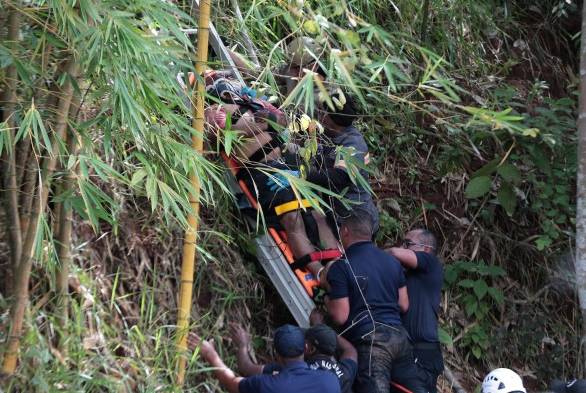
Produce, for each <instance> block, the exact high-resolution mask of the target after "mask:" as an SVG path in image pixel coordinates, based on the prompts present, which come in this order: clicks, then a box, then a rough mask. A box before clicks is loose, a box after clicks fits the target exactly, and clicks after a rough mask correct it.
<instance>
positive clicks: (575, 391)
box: [549, 379, 586, 393]
mask: <svg viewBox="0 0 586 393" xmlns="http://www.w3.org/2000/svg"><path fill="white" fill-rule="evenodd" d="M549 390H551V391H552V392H554V393H586V379H574V380H572V381H568V382H564V381H560V380H555V381H553V382H552V383H551V385H550V387H549Z"/></svg>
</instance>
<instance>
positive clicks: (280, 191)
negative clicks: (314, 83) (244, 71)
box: [205, 75, 338, 274]
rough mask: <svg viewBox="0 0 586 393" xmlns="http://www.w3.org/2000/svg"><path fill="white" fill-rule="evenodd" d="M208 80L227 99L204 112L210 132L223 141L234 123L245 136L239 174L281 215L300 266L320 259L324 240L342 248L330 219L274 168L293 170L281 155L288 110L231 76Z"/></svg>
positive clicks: (238, 149)
mask: <svg viewBox="0 0 586 393" xmlns="http://www.w3.org/2000/svg"><path fill="white" fill-rule="evenodd" d="M222 76H224V75H222ZM206 83H209V84H208V85H207V92H208V95H210V96H212V97H214V96H215V97H217V98H218V99H219V100H221V101H222V103H214V104H212V105H210V106H209V107H208V108H206V110H205V119H206V124H207V128H208V132H209V133H211V134H212V135H215V137H216V138H218V139H219V140H223V137H222V136H221V135H222V132H223V131H224V130H225V129H226V127H227V125H228V121H229V122H230V129H231V130H232V131H237V132H238V133H239V134H240V136H241V137H242V138H243V143H240V144H238V145H237V146H235V147H234V148H233V153H232V155H233V157H234V158H235V159H236V160H237V161H238V162H239V163H241V164H242V167H241V169H240V170H239V172H238V173H237V175H236V176H237V177H238V178H239V179H242V180H244V181H245V183H246V185H247V186H248V188H249V190H250V191H251V192H252V193H253V195H254V197H255V198H256V199H257V201H258V202H259V204H260V206H261V208H262V209H263V211H264V212H265V216H266V217H267V218H268V219H271V218H275V217H276V218H277V219H278V222H279V223H280V224H281V226H282V227H283V229H284V230H285V232H286V233H287V241H288V244H289V247H290V248H291V251H292V253H293V255H294V257H295V259H296V260H297V262H299V263H298V264H296V267H299V268H303V267H305V265H307V263H309V262H315V259H316V258H320V256H319V255H318V254H316V253H315V251H316V248H317V247H316V246H315V245H314V243H315V244H319V243H320V242H321V243H323V245H324V246H325V248H327V249H334V250H337V249H338V242H337V240H336V238H335V236H334V234H333V232H332V230H331V228H330V227H329V226H328V224H327V222H326V220H325V217H323V216H320V215H318V214H315V212H312V211H311V209H308V208H309V206H310V205H309V202H308V201H307V200H302V201H299V200H298V198H297V196H296V195H295V192H294V191H293V189H292V188H291V186H290V185H289V184H287V185H286V186H282V187H281V186H277V185H278V184H279V181H278V180H277V181H275V180H276V179H278V178H279V177H282V176H283V175H280V174H278V171H275V170H281V171H283V172H281V173H285V174H286V173H288V172H287V171H289V170H291V169H293V168H291V167H289V166H288V165H286V164H285V162H284V160H283V158H282V151H281V146H282V140H281V138H280V137H279V132H280V130H282V129H283V128H284V127H285V125H286V124H287V121H286V118H285V115H284V113H283V112H282V111H280V110H279V109H277V108H275V107H274V106H273V105H271V104H270V103H268V102H266V101H263V100H259V99H254V98H253V96H254V93H253V92H252V91H250V90H247V89H246V88H245V87H244V86H241V85H240V84H239V83H238V82H236V81H233V80H231V79H227V78H223V77H220V78H217V79H215V80H213V77H209V75H208V77H206ZM228 119H230V120H228ZM285 176H288V175H285ZM302 207H304V208H306V209H303V208H302ZM269 222H270V221H269ZM306 225H307V227H309V228H313V231H312V235H313V236H312V239H313V242H312V241H311V240H310V237H309V236H308V231H307V230H306ZM316 227H317V228H316ZM316 229H317V230H316ZM311 266H312V269H311V271H312V273H314V274H317V272H318V271H319V266H316V265H315V264H312V265H311Z"/></svg>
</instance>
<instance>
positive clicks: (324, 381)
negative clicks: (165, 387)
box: [188, 325, 340, 393]
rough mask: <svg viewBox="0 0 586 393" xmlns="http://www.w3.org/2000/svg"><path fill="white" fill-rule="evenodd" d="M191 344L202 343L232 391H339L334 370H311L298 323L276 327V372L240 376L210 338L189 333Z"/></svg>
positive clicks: (205, 356)
mask: <svg viewBox="0 0 586 393" xmlns="http://www.w3.org/2000/svg"><path fill="white" fill-rule="evenodd" d="M188 345H189V348H190V349H191V350H195V349H196V348H197V347H199V350H200V354H201V357H202V358H203V359H204V360H205V361H206V362H208V363H209V365H210V366H211V367H212V368H213V373H214V377H215V378H216V379H217V380H218V381H219V382H220V385H222V387H224V388H225V389H226V390H227V391H228V392H230V393H298V392H305V393H340V384H339V383H338V380H337V378H336V376H335V375H334V374H333V373H331V372H327V371H322V370H312V369H311V368H310V367H309V366H308V364H307V363H305V361H303V351H304V349H305V336H304V334H303V331H302V330H301V329H300V328H299V327H296V326H292V325H284V326H281V327H280V328H278V329H277V330H276V331H275V335H274V347H275V352H276V353H277V360H278V362H279V364H280V365H281V370H280V371H279V373H278V374H274V375H272V374H259V375H253V376H250V377H245V378H243V377H239V376H237V375H236V374H235V373H234V372H233V371H232V370H231V369H230V368H229V367H228V366H226V364H225V363H224V361H223V360H222V359H221V358H220V356H219V355H218V353H217V351H216V349H215V348H214V345H213V344H212V343H211V342H208V341H205V340H201V339H200V338H199V337H198V336H197V335H196V334H194V333H190V334H189V337H188Z"/></svg>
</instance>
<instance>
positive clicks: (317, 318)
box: [309, 307, 325, 326]
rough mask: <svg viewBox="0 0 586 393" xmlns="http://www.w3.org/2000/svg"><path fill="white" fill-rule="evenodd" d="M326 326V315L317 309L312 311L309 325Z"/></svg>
mask: <svg viewBox="0 0 586 393" xmlns="http://www.w3.org/2000/svg"><path fill="white" fill-rule="evenodd" d="M323 324H325V317H324V314H323V313H322V312H321V311H319V310H318V309H317V307H316V308H314V309H313V310H311V314H309V325H310V326H315V325H323Z"/></svg>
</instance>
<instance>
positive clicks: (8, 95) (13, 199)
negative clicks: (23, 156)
mask: <svg viewBox="0 0 586 393" xmlns="http://www.w3.org/2000/svg"><path fill="white" fill-rule="evenodd" d="M19 31H20V14H19V12H18V11H17V10H16V9H12V10H11V11H10V13H9V16H8V35H7V37H6V38H7V40H6V42H7V46H8V47H9V48H10V49H12V50H13V51H14V50H16V42H17V41H18V34H19ZM17 78H18V74H17V72H16V66H15V65H14V64H11V65H10V66H8V67H7V69H6V86H5V88H4V92H3V94H2V97H1V101H2V105H3V106H4V110H3V113H4V116H3V117H4V119H3V120H4V121H6V124H7V126H8V133H9V135H10V143H13V141H14V137H15V131H14V130H15V127H16V123H15V121H14V111H15V109H16V89H17ZM2 162H3V163H4V164H3V165H2V167H3V168H2V169H3V170H2V175H3V176H2V180H3V182H2V184H3V187H2V188H3V189H4V190H3V192H2V194H3V195H2V196H3V197H4V198H3V199H4V200H5V202H4V203H3V205H4V208H5V210H6V218H7V221H6V222H7V232H8V239H9V247H10V258H11V264H10V267H9V269H8V271H7V277H6V284H7V288H6V289H7V293H8V294H10V293H11V291H12V283H13V281H14V280H13V277H14V273H15V270H16V267H17V265H18V262H19V261H20V257H21V254H22V233H21V228H20V216H19V214H18V181H17V171H16V146H15V145H13V146H12V147H8V146H7V148H6V150H5V152H4V154H2Z"/></svg>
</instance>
